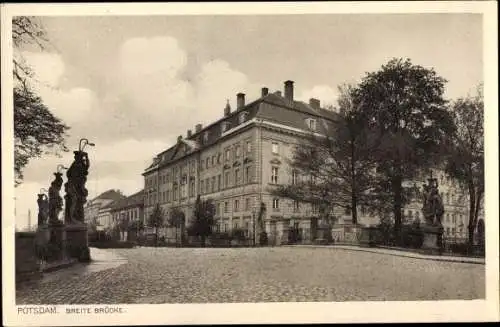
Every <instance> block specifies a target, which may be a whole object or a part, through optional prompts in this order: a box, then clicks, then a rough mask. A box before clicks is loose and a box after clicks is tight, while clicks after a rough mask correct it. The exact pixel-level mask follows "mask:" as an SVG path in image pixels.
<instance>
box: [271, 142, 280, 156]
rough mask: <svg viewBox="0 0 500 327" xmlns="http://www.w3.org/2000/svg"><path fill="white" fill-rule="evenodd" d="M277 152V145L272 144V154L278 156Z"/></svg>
mask: <svg viewBox="0 0 500 327" xmlns="http://www.w3.org/2000/svg"><path fill="white" fill-rule="evenodd" d="M278 151H279V146H278V143H276V142H273V144H272V152H273V154H278Z"/></svg>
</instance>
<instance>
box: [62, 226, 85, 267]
mask: <svg viewBox="0 0 500 327" xmlns="http://www.w3.org/2000/svg"><path fill="white" fill-rule="evenodd" d="M65 230H66V248H67V251H68V255H69V256H70V257H71V258H75V259H77V260H78V261H80V262H88V261H90V250H89V240H88V231H87V225H86V224H71V225H66V226H65Z"/></svg>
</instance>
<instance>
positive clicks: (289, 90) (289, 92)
mask: <svg viewBox="0 0 500 327" xmlns="http://www.w3.org/2000/svg"><path fill="white" fill-rule="evenodd" d="M285 99H287V100H289V101H293V81H286V82H285Z"/></svg>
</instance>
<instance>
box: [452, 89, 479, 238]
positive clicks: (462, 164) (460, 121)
mask: <svg viewBox="0 0 500 327" xmlns="http://www.w3.org/2000/svg"><path fill="white" fill-rule="evenodd" d="M452 108H453V119H454V122H455V126H456V131H455V133H454V134H453V135H452V137H451V138H450V146H449V150H450V151H449V153H448V156H447V160H446V165H445V171H446V173H447V174H448V175H449V176H450V177H452V178H454V179H456V180H457V181H458V182H459V184H460V185H461V186H462V188H463V189H465V190H467V192H468V195H469V223H468V226H467V229H468V244H469V247H472V245H473V242H474V230H475V228H476V225H477V222H478V217H479V213H480V210H481V203H482V200H483V195H484V101H483V89H482V85H480V86H479V87H478V88H477V94H476V95H475V96H468V97H466V98H461V99H458V100H457V101H455V102H454V103H453V104H452Z"/></svg>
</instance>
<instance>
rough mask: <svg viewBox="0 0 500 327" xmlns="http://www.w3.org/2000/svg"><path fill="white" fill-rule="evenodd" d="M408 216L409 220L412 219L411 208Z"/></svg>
mask: <svg viewBox="0 0 500 327" xmlns="http://www.w3.org/2000/svg"><path fill="white" fill-rule="evenodd" d="M408 218H409V219H410V220H411V219H413V211H412V210H409V211H408Z"/></svg>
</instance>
